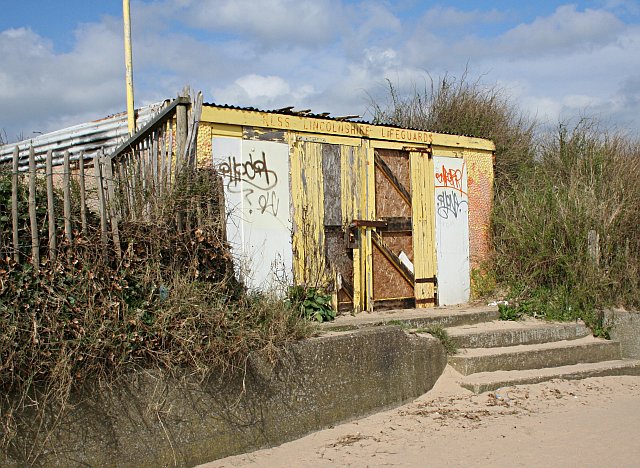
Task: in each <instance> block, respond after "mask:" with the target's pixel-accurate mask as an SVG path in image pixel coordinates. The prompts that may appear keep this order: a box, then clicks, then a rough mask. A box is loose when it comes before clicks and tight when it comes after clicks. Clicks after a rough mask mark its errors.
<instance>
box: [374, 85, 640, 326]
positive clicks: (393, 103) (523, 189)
mask: <svg viewBox="0 0 640 468" xmlns="http://www.w3.org/2000/svg"><path fill="white" fill-rule="evenodd" d="M372 109H373V113H374V117H375V121H376V122H377V123H384V124H391V125H398V126H407V127H412V128H417V129H423V130H431V131H441V132H449V133H455V134H463V135H473V136H478V137H484V138H489V139H492V140H493V141H494V143H495V144H496V166H495V175H496V185H495V187H494V189H495V197H494V209H493V219H492V244H493V255H492V258H491V263H490V265H488V271H487V272H486V273H487V275H488V277H490V278H491V279H493V278H495V279H496V280H497V282H498V289H500V290H501V291H505V292H506V295H507V296H508V297H509V298H511V299H512V303H514V304H515V306H514V307H515V308H516V309H518V310H517V311H518V312H521V313H528V314H530V315H536V316H543V317H546V318H549V319H562V320H567V319H574V318H583V319H585V320H586V321H587V322H588V324H589V325H590V326H591V327H592V328H593V329H594V330H595V331H596V332H598V333H600V332H603V330H602V321H601V317H600V315H599V312H598V311H599V310H601V309H603V308H605V307H609V306H627V307H637V306H638V305H640V288H639V286H640V228H639V226H640V184H639V181H640V153H639V150H638V142H637V141H635V140H633V139H631V138H629V137H626V136H624V135H621V134H619V133H614V132H609V131H607V130H606V129H602V128H600V127H598V125H597V124H596V123H594V122H593V121H591V120H588V119H582V120H580V121H579V123H578V124H577V125H575V126H573V127H569V126H567V125H565V124H560V125H559V126H558V128H557V129H556V130H552V131H543V130H540V129H539V128H538V127H537V125H536V123H535V121H533V120H532V119H530V118H528V117H527V116H526V115H525V114H524V113H523V112H521V111H520V110H519V109H518V107H517V106H516V105H515V104H514V102H513V101H511V100H510V99H509V98H508V97H507V95H506V93H505V92H504V91H503V90H501V89H500V88H498V87H485V86H482V85H481V84H480V82H479V81H470V80H469V78H468V76H467V74H464V75H463V76H462V77H461V78H460V79H456V78H454V77H450V76H445V77H443V78H441V79H440V80H438V81H437V82H435V83H434V82H433V81H432V82H431V87H430V88H425V89H424V90H423V91H420V90H417V89H415V90H414V91H413V93H410V94H402V93H400V92H399V91H398V90H397V89H396V88H394V86H393V85H392V84H391V83H389V93H388V99H387V102H386V103H384V104H377V103H373V104H372ZM590 231H593V233H592V236H593V234H597V238H598V243H597V245H598V249H599V254H598V255H595V256H594V255H593V253H590V252H593V251H594V249H593V248H592V249H591V250H590V248H589V241H588V238H589V232H590ZM593 237H594V238H595V237H596V236H593ZM592 247H593V246H592ZM486 283H487V284H489V283H490V282H486Z"/></svg>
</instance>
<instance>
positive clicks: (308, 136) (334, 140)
mask: <svg viewBox="0 0 640 468" xmlns="http://www.w3.org/2000/svg"><path fill="white" fill-rule="evenodd" d="M295 138H296V140H299V141H309V142H314V143H327V144H330V145H342V146H360V145H361V144H362V140H361V139H360V138H351V137H343V136H336V135H323V134H321V133H296V134H295Z"/></svg>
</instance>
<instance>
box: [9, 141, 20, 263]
mask: <svg viewBox="0 0 640 468" xmlns="http://www.w3.org/2000/svg"><path fill="white" fill-rule="evenodd" d="M19 159H20V149H19V148H18V147H17V146H16V148H15V149H14V150H13V171H12V173H11V225H12V229H13V259H14V260H15V261H16V263H20V239H19V238H18V229H19V227H18V160H19Z"/></svg>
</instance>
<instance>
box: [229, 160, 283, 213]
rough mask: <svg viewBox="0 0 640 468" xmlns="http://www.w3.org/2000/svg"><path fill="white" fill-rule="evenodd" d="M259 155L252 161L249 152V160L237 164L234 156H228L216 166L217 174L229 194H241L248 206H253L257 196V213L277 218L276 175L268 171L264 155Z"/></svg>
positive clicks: (278, 200)
mask: <svg viewBox="0 0 640 468" xmlns="http://www.w3.org/2000/svg"><path fill="white" fill-rule="evenodd" d="M261 155H262V157H261V158H259V159H254V152H253V150H252V151H250V152H249V160H248V161H244V162H242V161H240V162H238V160H237V159H236V157H235V156H228V158H227V159H226V160H225V161H223V162H221V163H219V164H218V166H217V168H218V172H219V173H220V175H222V177H223V179H224V180H225V181H226V188H227V190H228V191H229V193H242V194H243V196H244V198H245V200H246V201H247V203H248V204H249V206H253V202H254V201H255V197H256V196H257V197H258V209H257V213H260V214H264V213H267V214H271V215H273V216H276V217H277V216H278V208H279V205H280V199H279V198H278V196H277V195H276V192H275V190H273V189H274V188H275V187H276V186H277V185H278V174H276V172H275V171H273V170H271V169H269V166H268V165H267V155H266V153H265V152H264V151H262V152H261ZM253 211H254V208H250V209H249V214H252V213H253Z"/></svg>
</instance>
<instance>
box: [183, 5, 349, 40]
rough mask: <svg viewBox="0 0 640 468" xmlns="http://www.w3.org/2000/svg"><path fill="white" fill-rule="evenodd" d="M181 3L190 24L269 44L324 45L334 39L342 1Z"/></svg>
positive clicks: (338, 27)
mask: <svg viewBox="0 0 640 468" xmlns="http://www.w3.org/2000/svg"><path fill="white" fill-rule="evenodd" d="M183 4H185V7H186V8H185V9H184V10H183V11H182V12H181V18H182V19H183V21H185V22H186V23H188V24H189V25H191V26H194V27H197V28H199V29H203V30H207V31H211V32H214V33H219V32H224V33H226V34H231V35H241V36H245V37H246V36H248V37H250V38H258V39H259V40H260V41H261V43H263V44H268V45H273V44H280V45H282V44H284V43H286V42H290V43H292V44H298V43H303V44H305V45H308V46H319V45H323V44H325V43H326V42H329V41H331V40H333V38H334V37H335V35H336V34H337V33H338V32H339V31H340V30H341V24H342V23H341V17H342V14H341V11H342V5H341V3H340V2H338V1H334V0H262V1H260V2H256V1H255V0H198V1H192V2H183Z"/></svg>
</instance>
